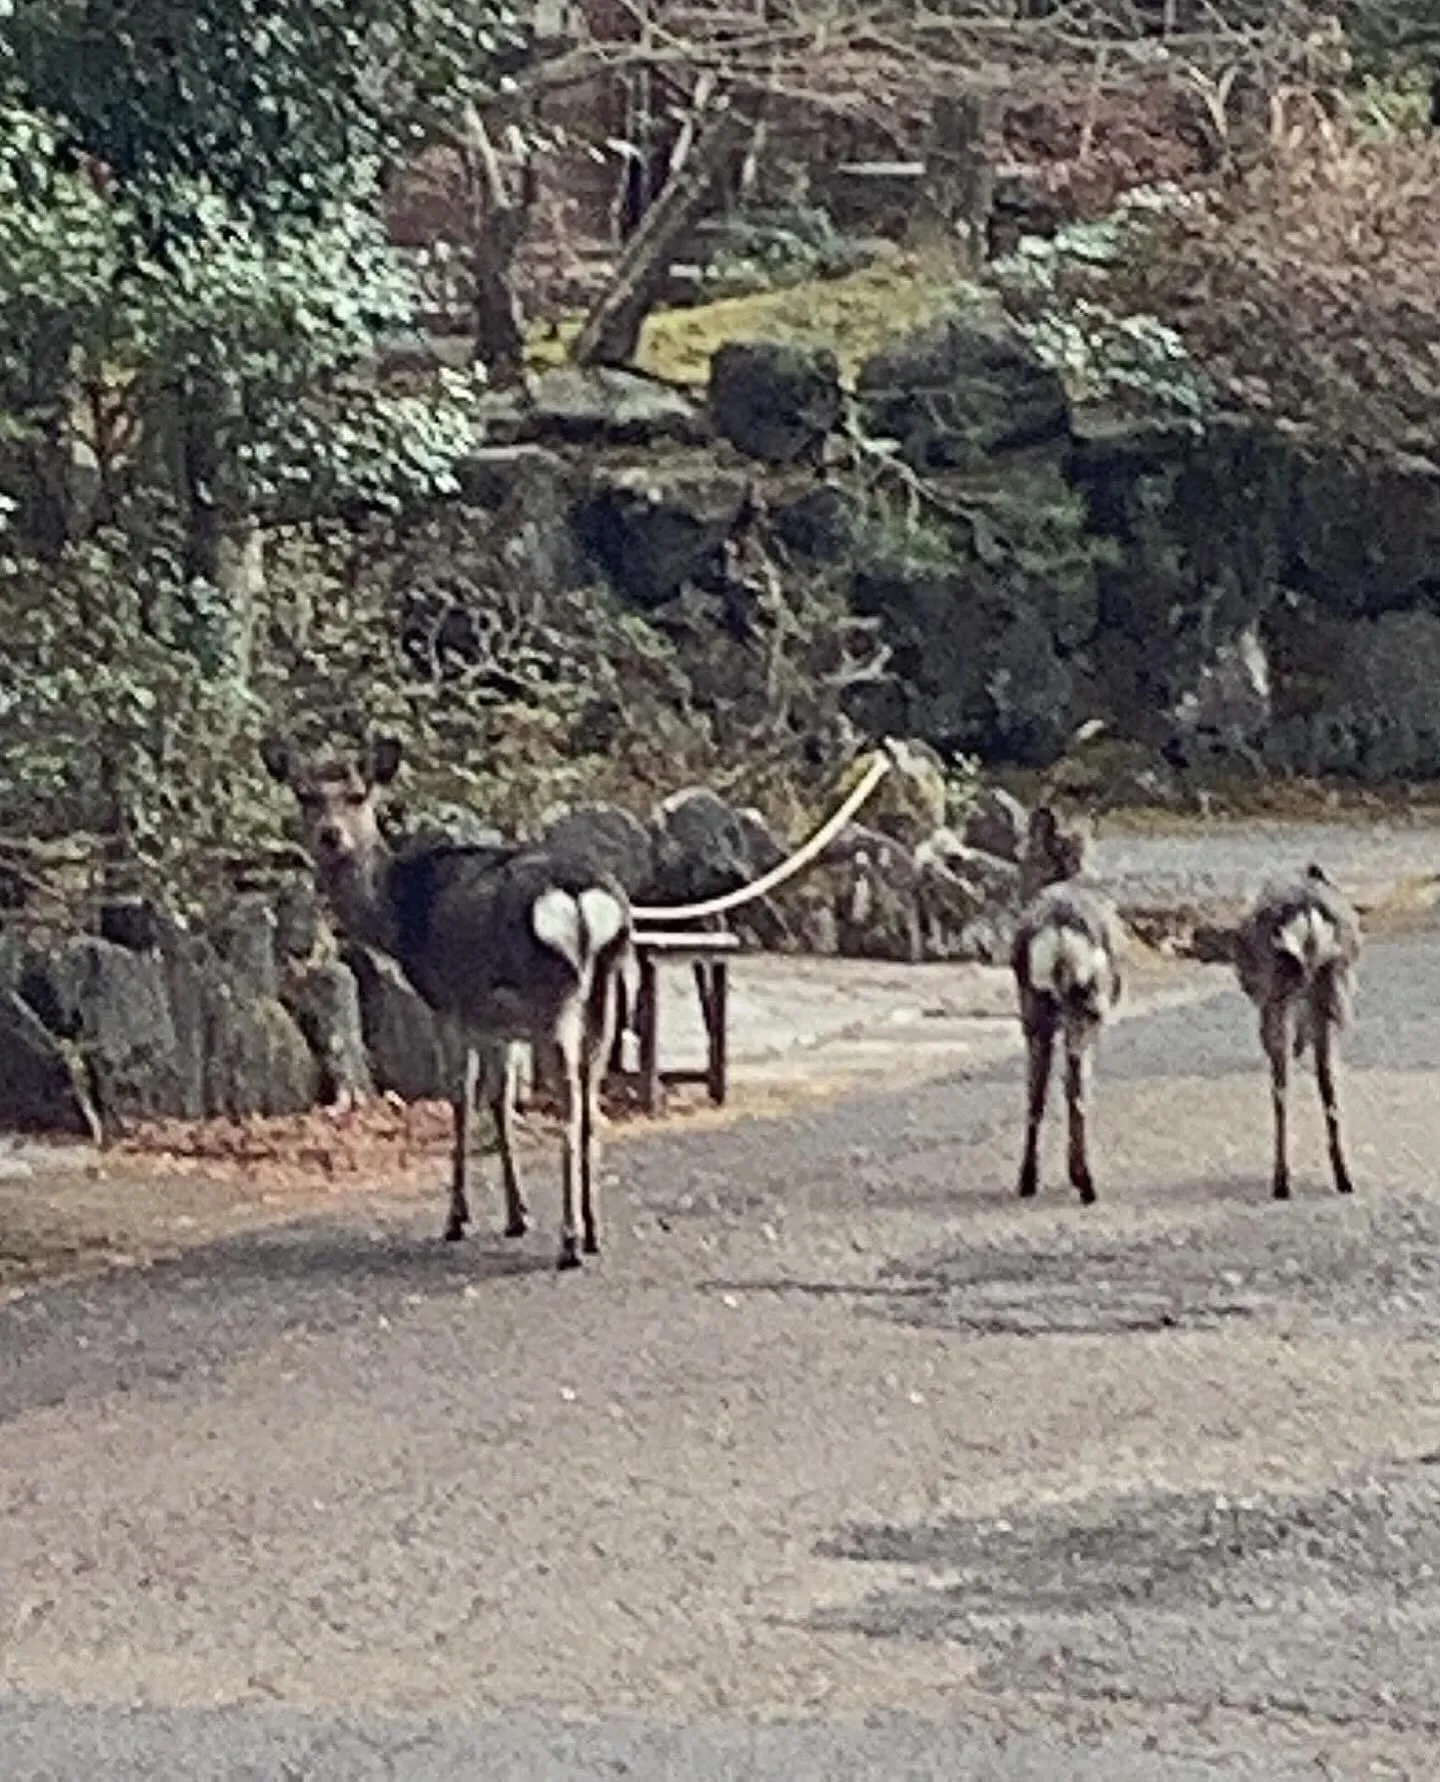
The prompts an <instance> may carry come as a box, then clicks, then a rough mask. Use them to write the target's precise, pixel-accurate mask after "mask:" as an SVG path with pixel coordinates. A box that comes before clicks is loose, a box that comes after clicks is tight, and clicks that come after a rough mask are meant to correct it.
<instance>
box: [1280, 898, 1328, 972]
mask: <svg viewBox="0 0 1440 1782" xmlns="http://www.w3.org/2000/svg"><path fill="white" fill-rule="evenodd" d="M1275 946H1276V949H1277V951H1279V952H1281V953H1288V954H1289V955H1290V957H1291V958H1292V959H1294V960H1295V961H1296V962H1297V963H1298V964H1300V965H1304V966H1309V967H1310V968H1311V969H1312V970H1314V969H1318V968H1319V967H1320V966H1322V965H1329V963H1330V962H1331V960H1332V959H1337V958H1338V957H1339V955H1340V937H1339V935H1338V934H1337V933H1336V932H1335V924H1334V923H1333V922H1332V921H1330V919H1329V917H1328V916H1325V915H1323V914H1322V913H1321V912H1320V911H1319V910H1315V909H1309V910H1301V911H1300V912H1299V914H1298V915H1294V916H1292V917H1291V918H1290V920H1289V921H1288V922H1286V923H1285V924H1284V926H1283V927H1282V928H1281V930H1280V932H1279V933H1278V934H1277V935H1276V936H1275Z"/></svg>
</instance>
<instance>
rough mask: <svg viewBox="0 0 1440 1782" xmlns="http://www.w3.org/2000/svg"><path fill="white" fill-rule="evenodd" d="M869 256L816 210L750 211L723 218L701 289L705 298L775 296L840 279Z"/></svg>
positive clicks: (864, 247) (869, 252) (802, 207)
mask: <svg viewBox="0 0 1440 1782" xmlns="http://www.w3.org/2000/svg"><path fill="white" fill-rule="evenodd" d="M872 245H873V244H872ZM871 257H872V246H867V245H866V244H865V243H864V242H860V241H856V240H855V239H854V238H853V237H851V236H848V235H845V234H844V233H842V232H841V231H840V230H839V229H837V228H836V227H835V223H834V220H833V218H832V217H831V215H830V213H829V211H827V210H825V209H823V208H822V207H820V206H816V205H798V204H797V205H790V206H786V207H785V208H783V209H774V210H766V209H759V208H750V209H745V210H740V211H737V212H735V213H734V214H733V215H731V216H728V217H726V218H725V219H724V221H723V224H722V225H721V227H720V231H719V235H718V239H717V241H716V242H715V246H714V249H713V251H712V252H711V254H710V256H709V258H708V259H707V261H706V263H705V268H704V272H703V275H702V288H703V290H704V293H705V296H706V297H707V298H717V297H736V296H744V295H746V294H748V293H750V292H752V291H778V290H783V289H784V288H785V287H786V286H787V285H798V284H805V283H807V282H808V281H810V280H813V279H824V278H843V277H844V276H845V274H847V273H850V272H854V271H855V270H856V269H857V268H858V267H860V266H863V265H865V264H866V263H867V262H868V261H869V260H870V258H871Z"/></svg>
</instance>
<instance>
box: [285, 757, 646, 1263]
mask: <svg viewBox="0 0 1440 1782" xmlns="http://www.w3.org/2000/svg"><path fill="white" fill-rule="evenodd" d="M262 755H263V758H264V761H265V765H266V767H267V769H268V770H269V772H270V774H271V776H272V777H273V778H274V779H276V780H279V781H280V782H281V783H282V784H284V785H287V786H289V788H290V790H291V791H292V792H293V793H294V795H295V799H296V802H297V803H298V805H299V807H300V814H301V819H302V821H303V824H304V828H305V837H306V842H307V844H308V847H309V849H310V852H311V855H312V857H313V858H314V861H315V866H316V873H317V877H318V879H319V882H320V887H321V890H322V892H323V893H324V895H325V897H326V900H327V901H328V903H329V905H330V908H331V910H332V912H333V914H334V916H335V918H336V921H337V922H338V923H339V925H340V927H341V929H342V930H343V931H344V932H345V933H346V934H347V935H348V936H349V937H350V938H351V939H352V940H355V941H358V942H360V943H362V944H364V945H366V946H371V947H375V948H377V949H378V950H380V951H381V952H384V953H388V954H389V955H390V956H391V957H392V958H393V959H395V960H396V961H397V963H398V964H399V965H400V966H401V967H402V969H403V970H404V972H405V974H406V976H407V977H408V978H409V979H410V982H411V983H412V984H413V985H414V987H415V989H416V990H417V991H418V992H419V994H420V995H421V996H422V997H423V998H424V999H425V1001H426V1002H427V1003H428V1004H429V1005H430V1007H431V1008H432V1009H434V1010H435V1012H436V1013H437V1014H439V1015H441V1016H442V1017H445V1018H447V1019H448V1020H450V1021H452V1022H454V1023H455V1024H456V1025H457V1026H458V1028H459V1030H460V1032H461V1034H462V1035H463V1037H464V1040H465V1047H466V1051H465V1069H464V1073H463V1078H464V1080H463V1081H462V1082H461V1083H460V1084H459V1086H458V1088H457V1091H456V1094H455V1098H454V1107H455V1143H454V1159H453V1173H452V1176H451V1186H450V1217H449V1221H448V1223H447V1225H446V1227H445V1236H446V1237H447V1238H448V1239H452V1240H453V1239H457V1238H461V1237H463V1236H464V1235H465V1228H466V1226H467V1225H468V1224H469V1222H470V1200H469V1192H468V1189H469V1174H470V1149H471V1145H470V1138H471V1118H472V1114H473V1108H474V1102H475V1097H476V1092H477V1089H479V1088H480V1087H481V1082H480V1079H481V1078H482V1077H483V1078H484V1084H483V1087H484V1092H485V1093H486V1095H487V1098H488V1099H489V1101H490V1105H491V1108H492V1110H493V1111H494V1115H495V1123H496V1129H497V1132H498V1134H499V1140H500V1162H501V1170H502V1173H503V1178H504V1186H505V1207H506V1225H505V1232H506V1236H507V1237H519V1236H521V1235H522V1234H523V1233H524V1231H525V1229H526V1222H527V1221H526V1207H525V1202H524V1199H523V1197H522V1195H521V1192H520V1184H519V1177H518V1173H517V1171H516V1168H515V1159H514V1154H513V1150H512V1131H511V1111H512V1105H513V1089H514V1053H515V1044H516V1042H521V1041H529V1042H530V1044H531V1045H532V1046H533V1047H534V1049H535V1056H536V1059H537V1062H539V1063H540V1064H541V1065H542V1067H543V1066H544V1065H546V1064H548V1065H550V1066H552V1067H553V1070H554V1074H555V1076H556V1078H557V1081H558V1084H559V1088H560V1091H561V1096H562V1101H563V1107H564V1117H565V1163H564V1182H563V1186H564V1211H563V1217H562V1222H561V1236H560V1256H559V1266H560V1267H561V1268H577V1267H578V1266H579V1264H580V1252H581V1250H582V1249H583V1250H584V1251H585V1253H586V1254H587V1255H594V1254H595V1253H596V1252H597V1251H598V1250H599V1248H600V1244H599V1232H598V1228H597V1223H596V1191H597V1182H596V1155H595V1151H596V1144H595V1125H596V1116H597V1112H598V1100H599V1091H600V1081H601V1078H602V1076H603V1074H604V1071H605V1066H606V1062H607V1060H608V1058H609V1053H610V1043H611V1039H612V1037H613V1027H614V1017H615V1008H616V994H615V991H616V984H617V980H618V979H619V976H620V974H621V972H622V971H623V970H624V969H625V966H626V963H627V961H628V958H629V955H630V950H631V944H632V939H631V922H630V906H629V903H628V901H627V899H626V896H625V893H624V891H623V890H622V889H621V887H620V886H619V885H618V884H617V883H615V882H614V881H613V880H612V879H611V878H610V877H609V876H608V875H606V874H603V873H589V872H585V871H583V870H581V869H579V868H577V867H575V866H573V865H566V864H563V863H561V862H559V861H557V860H555V859H552V858H551V857H550V856H549V855H548V854H546V853H545V852H544V851H543V850H541V849H537V848H495V847H461V846H455V845H452V844H449V843H434V844H430V845H427V846H425V847H422V848H419V849H417V850H415V851H414V852H408V853H403V854H399V855H397V854H395V853H393V852H392V851H391V849H390V847H389V845H388V844H387V842H386V841H385V838H384V836H383V835H382V833H381V829H380V824H379V820H378V815H377V808H376V807H377V802H378V794H379V792H380V789H381V788H383V787H384V786H386V785H388V784H389V783H390V781H391V780H393V779H394V777H395V774H396V771H397V770H398V768H399V766H400V744H399V743H398V742H397V741H395V740H394V739H393V738H382V739H380V740H379V741H377V742H376V743H375V745H374V747H373V748H372V750H371V751H370V756H369V759H368V761H366V762H364V763H363V764H362V765H360V766H355V765H352V764H350V763H348V762H339V761H322V762H311V763H307V762H302V761H300V760H298V759H297V758H296V756H295V755H294V753H293V751H292V750H291V748H290V746H289V745H288V744H287V743H285V742H283V741H281V740H279V739H275V738H272V739H270V740H268V741H267V742H266V743H265V744H264V745H263V746H262Z"/></svg>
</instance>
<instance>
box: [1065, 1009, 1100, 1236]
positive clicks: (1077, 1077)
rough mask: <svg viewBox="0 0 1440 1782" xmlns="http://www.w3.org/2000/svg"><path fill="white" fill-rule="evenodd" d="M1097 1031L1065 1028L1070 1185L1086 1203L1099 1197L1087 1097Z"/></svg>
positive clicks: (1068, 1026)
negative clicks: (1087, 1122) (1087, 1124)
mask: <svg viewBox="0 0 1440 1782" xmlns="http://www.w3.org/2000/svg"><path fill="white" fill-rule="evenodd" d="M1094 1037H1095V1036H1094V1034H1093V1033H1091V1032H1089V1031H1087V1030H1086V1029H1085V1028H1083V1027H1078V1026H1070V1025H1068V1024H1067V1026H1066V1029H1065V1111H1066V1114H1067V1116H1068V1118H1069V1122H1070V1186H1071V1187H1072V1188H1074V1189H1075V1190H1076V1191H1077V1192H1078V1194H1079V1196H1080V1199H1081V1202H1082V1203H1083V1204H1084V1205H1085V1206H1087V1207H1088V1206H1090V1205H1091V1204H1092V1202H1093V1201H1094V1199H1095V1181H1094V1178H1093V1177H1092V1176H1091V1174H1090V1158H1089V1155H1088V1148H1087V1145H1086V1134H1085V1116H1086V1106H1085V1103H1086V1098H1087V1095H1088V1093H1089V1088H1090V1048H1091V1045H1092V1043H1093V1040H1094Z"/></svg>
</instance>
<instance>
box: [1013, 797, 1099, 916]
mask: <svg viewBox="0 0 1440 1782" xmlns="http://www.w3.org/2000/svg"><path fill="white" fill-rule="evenodd" d="M1089 847H1090V827H1089V825H1088V824H1087V823H1085V822H1083V821H1079V820H1077V821H1076V822H1073V823H1071V824H1069V825H1068V826H1062V824H1061V822H1060V819H1059V817H1058V816H1057V815H1056V813H1055V811H1054V809H1053V808H1052V807H1051V806H1050V805H1048V804H1042V805H1037V806H1036V808H1035V809H1034V810H1033V811H1032V812H1031V814H1030V830H1029V834H1028V835H1027V836H1026V838H1025V853H1024V856H1023V858H1022V860H1021V863H1020V881H1021V888H1022V891H1023V893H1024V895H1025V896H1026V897H1027V898H1028V897H1033V896H1034V895H1035V893H1036V892H1037V891H1039V890H1040V889H1041V888H1042V887H1043V886H1045V885H1053V884H1056V883H1057V882H1058V881H1060V880H1062V879H1076V878H1079V876H1080V874H1081V873H1082V872H1083V871H1084V870H1085V856H1086V854H1087V852H1088V851H1089Z"/></svg>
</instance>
